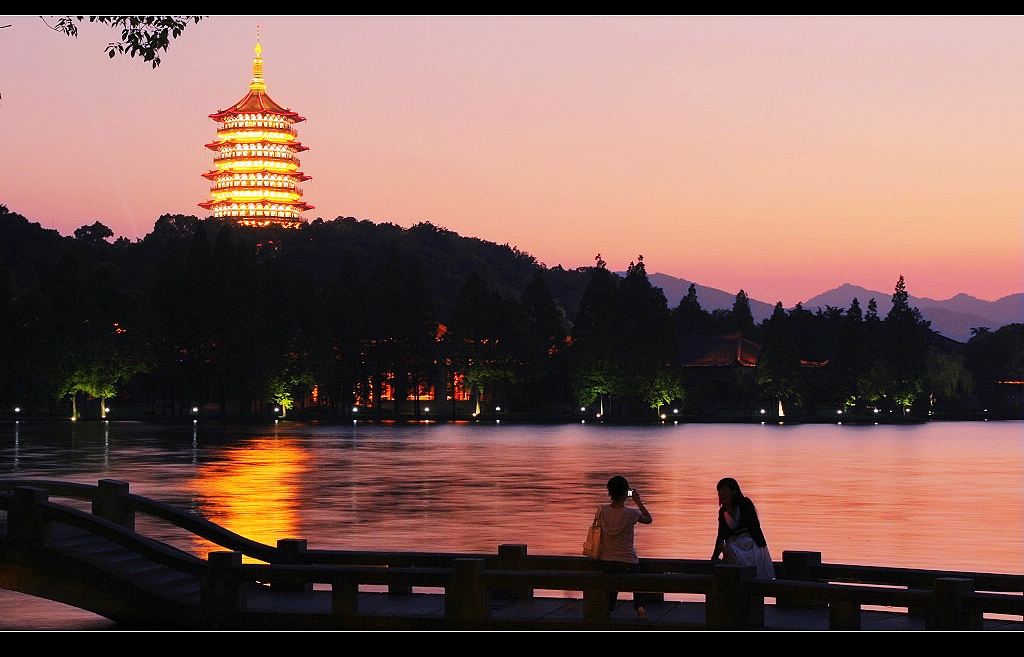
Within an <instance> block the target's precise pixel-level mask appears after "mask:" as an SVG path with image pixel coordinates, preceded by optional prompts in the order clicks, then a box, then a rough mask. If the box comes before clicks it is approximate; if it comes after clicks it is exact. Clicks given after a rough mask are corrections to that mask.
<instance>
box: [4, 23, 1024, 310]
mask: <svg viewBox="0 0 1024 657" xmlns="http://www.w3.org/2000/svg"><path fill="white" fill-rule="evenodd" d="M48 20H49V21H50V22H51V24H52V23H53V21H54V20H55V18H54V19H48ZM8 24H9V25H11V27H8V28H3V29H0V117H2V118H3V125H4V129H3V130H0V204H3V205H6V206H7V207H8V208H9V209H10V210H11V211H12V212H18V213H20V214H22V215H24V216H26V217H27V218H28V219H29V221H32V222H36V223H39V224H41V225H42V226H43V227H45V228H53V229H56V230H58V231H59V232H60V233H61V234H64V235H71V234H73V232H74V230H75V229H76V228H78V227H80V226H83V225H91V224H92V223H94V222H96V221H99V222H102V223H103V224H105V225H106V226H108V227H110V228H111V229H112V230H113V231H114V234H115V235H116V236H118V237H121V236H123V237H127V238H129V239H132V240H135V239H138V238H141V237H143V236H144V235H146V234H147V233H149V232H151V231H152V229H153V224H154V222H155V221H156V219H157V218H158V217H159V216H160V215H162V214H167V213H170V214H186V215H196V216H199V217H205V216H206V211H205V210H203V209H202V208H199V207H198V205H197V204H198V203H199V202H201V201H204V200H206V199H207V198H208V197H209V188H210V183H209V181H207V180H206V179H204V178H203V177H202V173H204V172H205V171H207V170H209V169H210V168H212V166H213V153H212V151H209V150H207V149H206V148H205V147H204V145H205V144H206V143H207V142H210V141H212V140H213V139H214V137H215V133H216V129H217V125H218V124H217V123H216V122H214V121H212V120H211V119H210V118H209V114H210V113H212V112H216V111H217V110H220V109H224V108H226V107H228V106H230V105H232V104H234V103H235V102H236V101H237V100H239V99H240V98H241V97H242V96H243V95H244V94H245V93H246V91H247V90H248V85H249V80H250V78H251V76H252V58H253V56H254V52H253V47H254V45H255V42H256V26H257V25H260V26H261V31H260V41H261V44H262V46H263V59H264V77H265V80H266V83H267V91H268V93H269V95H270V97H271V98H273V99H274V100H275V101H277V102H278V103H279V104H281V105H283V106H285V107H288V108H290V109H292V110H294V111H296V112H298V113H299V114H301V115H302V116H304V117H306V119H307V120H306V121H305V122H303V123H299V124H297V125H296V128H297V129H298V133H299V140H300V141H301V142H302V143H303V144H305V145H306V146H308V147H309V150H308V151H306V152H305V153H302V154H300V159H301V161H302V170H303V171H304V172H305V173H306V174H308V175H310V176H312V180H310V181H308V182H306V183H304V184H303V189H304V190H305V197H304V200H305V201H307V202H309V203H311V204H312V205H314V206H316V207H315V209H314V210H311V211H309V212H306V213H305V215H304V216H305V218H306V219H307V220H313V219H315V218H317V217H321V218H323V219H325V220H332V219H335V218H337V217H355V218H357V219H361V220H362V219H365V220H369V221H373V222H375V223H384V222H388V223H393V224H396V225H399V226H401V227H403V228H407V227H409V226H412V225H414V224H416V223H419V222H430V223H433V224H435V225H437V226H441V227H444V228H447V229H449V230H452V231H454V232H457V233H459V234H460V235H463V236H467V237H479V238H481V239H484V240H488V241H491V242H496V243H498V244H508V245H509V246H514V247H517V248H518V249H520V250H521V251H525V252H526V253H529V254H531V255H533V256H535V257H536V258H537V259H538V260H539V261H540V262H542V263H543V264H545V265H547V266H548V267H554V266H556V265H561V266H563V267H565V268H567V269H571V268H576V267H582V266H589V265H592V264H593V263H594V258H595V256H596V255H597V254H598V253H600V254H601V256H602V257H603V259H604V260H605V261H606V262H607V263H608V267H609V268H611V269H613V270H623V269H625V268H626V267H627V266H628V265H629V264H630V262H631V261H635V260H636V258H637V257H638V255H642V256H643V258H644V263H645V265H646V268H647V271H648V273H655V272H661V273H665V274H670V275H673V276H677V277H679V278H684V279H686V280H691V281H694V282H696V283H698V284H700V285H706V286H710V287H714V288H718V289H722V290H725V291H727V292H731V293H735V292H738V291H739V290H740V289H743V290H744V291H745V292H746V293H747V295H748V296H749V297H751V298H753V299H757V300H760V301H765V302H769V303H775V302H776V301H781V302H782V303H783V304H784V305H785V306H786V307H792V306H793V305H795V304H796V303H797V302H799V301H804V300H806V299H809V298H810V297H812V296H815V295H817V294H819V293H821V292H824V291H826V290H830V289H832V288H835V287H838V286H839V285H842V284H843V283H852V284H854V285H860V286H862V287H865V288H868V289H872V290H880V291H883V292H891V291H892V290H893V289H894V287H895V284H896V281H897V280H898V278H899V277H900V276H901V275H902V276H904V278H905V281H906V285H907V290H908V292H909V293H910V294H911V295H913V296H915V297H929V298H933V299H940V300H941V299H948V298H949V297H951V296H953V295H955V294H957V293H959V292H965V293H967V294H970V295H972V296H975V297H978V298H981V299H986V300H989V301H993V300H996V299H998V298H1001V297H1003V296H1006V295H1008V294H1013V293H1018V292H1022V291H1024V128H1022V125H1024V124H1022V122H1021V108H1024V68H1022V62H1024V39H1022V38H1021V35H1022V34H1024V18H1022V17H1020V16H978V17H971V16H955V17H945V16H932V17H917V16H907V17H859V16H853V17H815V16H780V17H772V16H751V17H744V16H721V17H716V16H632V17H631V16H614V17H612V16H213V17H209V18H206V19H204V20H203V21H201V22H200V23H199V24H198V25H190V26H189V27H188V28H187V29H186V31H185V33H184V34H183V35H182V36H181V37H180V38H178V39H177V40H175V41H173V42H172V44H171V47H170V49H169V50H168V51H167V52H166V53H165V54H164V55H163V63H162V64H161V66H160V67H159V68H157V69H153V68H152V67H151V66H150V65H149V64H147V63H145V62H143V61H142V60H141V59H131V58H128V57H127V56H117V57H115V58H113V59H110V58H108V57H107V55H106V53H105V52H104V48H105V46H106V44H107V43H108V42H110V41H113V40H115V39H116V38H117V33H116V32H114V31H112V30H109V29H108V28H105V27H102V26H99V25H94V24H89V23H86V24H84V25H82V26H81V27H80V34H79V37H78V38H77V39H72V38H69V37H66V36H63V35H60V34H58V33H56V32H53V31H50V30H48V29H47V28H46V26H45V25H44V24H43V22H42V21H41V20H40V18H39V17H38V16H2V17H0V25H8Z"/></svg>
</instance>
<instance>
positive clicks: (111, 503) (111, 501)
mask: <svg viewBox="0 0 1024 657" xmlns="http://www.w3.org/2000/svg"><path fill="white" fill-rule="evenodd" d="M92 514H93V515H94V516H96V517H98V518H103V519H104V520H109V521H110V522H113V523H116V524H118V525H121V526H122V527H124V528H125V529H130V530H132V531H135V509H134V508H133V507H132V505H131V503H130V502H129V501H128V482H127V481H121V480H119V479H100V480H99V483H98V485H97V486H96V495H95V496H94V497H93V499H92Z"/></svg>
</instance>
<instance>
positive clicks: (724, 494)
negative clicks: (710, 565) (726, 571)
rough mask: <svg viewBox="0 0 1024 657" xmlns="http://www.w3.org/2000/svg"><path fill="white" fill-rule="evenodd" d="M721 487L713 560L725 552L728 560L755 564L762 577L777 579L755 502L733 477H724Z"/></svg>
mask: <svg viewBox="0 0 1024 657" xmlns="http://www.w3.org/2000/svg"><path fill="white" fill-rule="evenodd" d="M717 488H718V504H719V506H718V535H717V537H716V538H715V549H714V551H713V552H712V553H711V560H712V561H718V558H719V555H721V556H722V558H723V561H724V562H725V563H731V564H739V565H742V566H755V567H756V569H757V576H758V577H763V578H766V579H775V565H774V564H773V563H772V555H771V553H770V552H769V551H768V541H767V539H765V537H764V532H763V531H762V530H761V520H760V518H758V516H757V509H756V508H755V507H754V502H753V501H752V500H751V499H750V498H749V497H747V496H746V495H744V494H743V492H742V491H741V490H740V485H739V483H738V482H737V481H736V480H735V479H733V478H732V477H725V478H723V479H722V480H720V481H719V482H718V486H717Z"/></svg>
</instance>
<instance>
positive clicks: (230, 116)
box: [199, 27, 313, 228]
mask: <svg viewBox="0 0 1024 657" xmlns="http://www.w3.org/2000/svg"><path fill="white" fill-rule="evenodd" d="M255 50H256V57H254V58H253V60H252V82H251V83H250V84H249V93H247V94H245V96H244V97H243V98H242V100H240V101H238V102H237V103H235V104H234V105H232V106H231V107H229V108H228V109H225V110H220V111H218V112H215V113H213V114H211V115H210V118H211V119H213V120H214V121H217V122H219V123H220V124H221V126H220V128H218V129H217V140H216V141H214V142H211V143H209V144H206V147H207V148H209V149H210V150H212V151H214V152H216V153H217V155H216V157H214V158H213V164H214V167H215V168H214V169H213V170H212V171H208V172H207V173H204V174H203V177H204V178H206V179H208V180H210V181H212V182H213V186H212V187H210V196H211V198H210V199H209V200H208V201H204V202H202V203H200V204H199V207H201V208H204V209H206V210H211V211H212V212H213V216H214V217H216V218H218V219H225V220H230V221H233V222H235V223H237V224H238V225H240V226H260V227H262V226H281V227H284V228H298V227H299V226H301V225H303V224H304V223H305V219H303V218H302V217H301V216H300V213H301V212H304V211H306V210H312V209H313V206H312V205H309V204H307V203H305V202H303V201H302V188H301V187H299V183H301V182H303V181H306V180H309V179H310V176H307V175H306V174H304V173H302V172H301V171H299V166H300V163H299V159H298V158H297V157H295V154H296V153H299V152H301V151H305V150H309V149H308V148H307V147H306V146H303V145H302V144H301V143H299V142H298V140H297V133H296V131H295V128H294V127H293V125H294V124H296V123H299V122H300V121H305V120H306V119H305V117H303V116H299V115H298V114H297V113H296V112H293V111H291V110H290V109H288V108H286V107H281V106H280V105H278V104H277V103H275V102H274V101H273V100H271V98H270V96H268V95H267V85H266V84H265V83H264V82H263V58H262V57H261V56H260V55H261V54H262V53H263V48H262V46H260V37H259V28H258V27H257V31H256V48H255Z"/></svg>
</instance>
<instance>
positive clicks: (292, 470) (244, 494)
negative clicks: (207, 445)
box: [195, 439, 309, 547]
mask: <svg viewBox="0 0 1024 657" xmlns="http://www.w3.org/2000/svg"><path fill="white" fill-rule="evenodd" d="M308 461H309V454H308V453H307V452H306V451H305V450H304V449H302V448H301V447H300V446H299V444H298V442H297V441H295V440H290V439H262V440H259V439H258V440H251V441H247V442H246V443H245V444H244V445H242V446H240V447H235V448H229V449H225V450H223V452H222V453H221V454H220V455H219V458H218V459H217V466H216V467H211V468H204V469H203V470H201V471H200V474H199V475H198V476H197V477H196V479H195V488H196V491H197V492H199V494H200V495H201V496H202V497H203V498H204V499H203V509H204V515H206V516H207V517H208V519H209V520H210V521H212V522H215V523H217V524H219V525H221V526H223V527H226V528H228V529H230V530H231V531H233V532H235V533H237V534H241V535H242V536H245V537H246V538H250V539H252V540H255V541H259V542H261V543H266V544H268V545H276V544H277V540H278V539H280V538H286V537H289V536H294V535H295V534H296V531H297V528H298V520H299V518H298V509H299V504H298V502H297V501H296V500H297V498H298V496H299V491H298V489H297V486H296V483H295V482H300V481H302V480H303V473H304V472H305V471H306V470H307V467H308ZM200 540H201V539H200ZM203 545H205V543H204V544H203ZM197 547H202V546H197Z"/></svg>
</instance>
